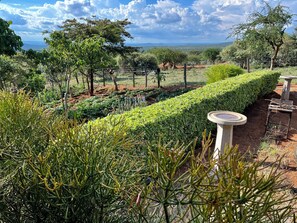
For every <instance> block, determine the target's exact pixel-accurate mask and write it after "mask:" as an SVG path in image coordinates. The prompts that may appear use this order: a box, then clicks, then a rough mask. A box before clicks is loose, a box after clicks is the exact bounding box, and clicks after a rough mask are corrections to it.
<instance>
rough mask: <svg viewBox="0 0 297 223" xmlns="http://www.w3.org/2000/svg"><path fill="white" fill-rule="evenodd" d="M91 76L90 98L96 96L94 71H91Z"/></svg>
mask: <svg viewBox="0 0 297 223" xmlns="http://www.w3.org/2000/svg"><path fill="white" fill-rule="evenodd" d="M89 76H90V91H89V94H90V96H94V71H93V69H90V73H89Z"/></svg>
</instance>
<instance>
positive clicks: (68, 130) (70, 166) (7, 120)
mask: <svg viewBox="0 0 297 223" xmlns="http://www.w3.org/2000/svg"><path fill="white" fill-rule="evenodd" d="M0 98H1V100H0V111H1V114H0V115H1V117H0V127H1V128H0V133H1V135H0V140H1V147H0V149H1V150H0V177H1V178H0V179H1V181H0V219H1V220H0V221H1V222H127V219H128V208H129V203H127V201H126V199H123V198H124V197H129V196H130V194H134V193H135V190H134V189H133V188H134V185H135V182H136V183H137V182H139V181H140V180H141V179H140V175H139V174H138V172H139V171H140V170H142V169H143V168H142V166H143V165H142V163H141V162H142V160H143V159H142V158H141V156H140V155H139V154H138V155H137V158H133V157H134V156H135V149H132V148H134V145H135V144H134V141H133V140H132V139H131V138H129V137H127V134H126V131H125V126H124V125H123V124H120V123H113V124H111V123H109V124H108V125H102V126H97V127H96V128H82V127H81V126H79V125H77V124H76V123H75V122H69V121H67V120H63V119H60V118H59V119H55V118H54V117H50V115H49V114H44V113H43V112H42V108H40V107H38V104H37V103H36V102H34V101H32V100H31V99H30V98H29V97H28V95H26V94H24V93H18V94H11V93H5V92H0ZM51 120H52V121H51ZM111 126H113V127H111ZM131 196H132V195H131ZM132 197H134V195H133V196H132Z"/></svg>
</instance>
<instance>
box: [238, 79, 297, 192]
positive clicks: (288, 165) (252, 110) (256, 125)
mask: <svg viewBox="0 0 297 223" xmlns="http://www.w3.org/2000/svg"><path fill="white" fill-rule="evenodd" d="M281 91H282V84H278V85H277V87H276V89H275V91H274V92H273V93H271V94H269V95H267V96H266V97H264V98H261V99H259V100H257V101H256V102H255V103H254V104H252V105H251V106H249V107H248V108H247V109H246V110H245V112H244V114H245V115H246V116H247V123H246V124H245V125H242V126H236V127H234V136H233V144H238V145H239V150H240V151H241V152H252V153H253V155H254V157H255V158H256V159H264V158H267V160H266V162H267V163H268V164H269V163H270V162H271V163H272V162H273V161H274V160H275V159H276V158H277V157H280V156H283V160H282V165H281V168H282V169H283V170H284V174H285V180H286V182H285V183H287V184H289V185H291V188H292V190H293V191H294V192H297V163H296V161H297V159H296V157H295V150H296V149H297V110H294V111H293V114H292V119H291V123H290V128H289V134H288V138H287V139H285V138H277V139H276V140H275V137H273V136H271V135H270V134H268V135H267V134H265V124H266V118H267V111H268V105H269V103H270V101H269V100H270V99H271V98H280V94H281ZM290 92H291V93H290V100H293V104H294V105H297V85H292V86H291V90H290ZM280 115H282V116H281V117H280V120H281V121H282V122H287V121H288V119H289V115H288V114H280ZM263 142H267V143H268V144H267V143H266V146H267V145H268V146H269V147H270V148H268V149H267V148H266V149H265V150H262V149H263V148H261V143H263Z"/></svg>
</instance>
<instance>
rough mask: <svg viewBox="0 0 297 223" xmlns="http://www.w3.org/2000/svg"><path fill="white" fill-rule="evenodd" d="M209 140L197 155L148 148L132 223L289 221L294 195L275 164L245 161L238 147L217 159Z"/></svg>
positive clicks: (177, 147) (164, 147) (182, 148)
mask: <svg viewBox="0 0 297 223" xmlns="http://www.w3.org/2000/svg"><path fill="white" fill-rule="evenodd" d="M209 142H210V141H209V139H208V140H206V141H205V142H204V144H203V145H204V147H203V150H202V152H201V153H199V154H198V155H196V152H195V151H194V147H191V149H190V152H187V151H189V148H188V147H185V146H180V145H178V144H176V145H175V146H174V147H173V148H172V147H170V146H168V145H162V144H159V145H158V146H156V147H155V146H153V147H150V148H149V151H148V172H147V175H148V176H149V177H148V178H147V181H146V184H144V185H143V186H142V187H140V188H139V189H138V190H139V194H138V199H137V202H135V203H134V209H133V210H134V221H135V222H166V223H169V222H197V223H200V222H201V223H202V222H212V223H222V222H226V223H229V222H244V223H255V222H258V223H262V222H274V223H281V222H293V218H294V217H293V199H292V198H290V197H289V196H288V194H286V192H285V191H284V186H283V185H282V182H283V180H282V177H281V174H280V173H278V172H277V163H275V166H271V167H267V165H265V160H264V161H261V162H247V161H246V160H245V158H244V156H242V155H240V153H239V152H238V150H237V148H229V149H226V153H225V154H224V155H222V156H221V157H220V162H219V163H215V162H214V161H213V160H212V158H211V157H212V156H211V155H210V154H211V152H210V151H209ZM278 162H280V160H278ZM215 165H218V168H217V169H216V168H215ZM264 166H266V167H264Z"/></svg>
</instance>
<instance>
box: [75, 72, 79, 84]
mask: <svg viewBox="0 0 297 223" xmlns="http://www.w3.org/2000/svg"><path fill="white" fill-rule="evenodd" d="M75 80H76V83H77V84H79V80H78V75H77V73H76V74H75Z"/></svg>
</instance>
